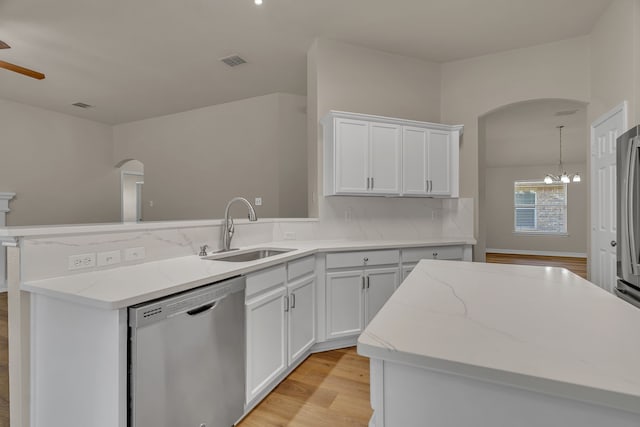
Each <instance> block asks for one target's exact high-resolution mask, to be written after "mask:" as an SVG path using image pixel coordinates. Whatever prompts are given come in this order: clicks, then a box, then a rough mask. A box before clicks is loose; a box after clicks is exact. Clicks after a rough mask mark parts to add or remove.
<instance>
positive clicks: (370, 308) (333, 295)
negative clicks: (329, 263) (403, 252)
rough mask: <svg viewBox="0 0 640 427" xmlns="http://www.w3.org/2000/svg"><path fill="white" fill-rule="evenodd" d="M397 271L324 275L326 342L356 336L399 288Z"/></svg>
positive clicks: (380, 270) (356, 271) (344, 272)
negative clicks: (325, 279) (325, 277)
mask: <svg viewBox="0 0 640 427" xmlns="http://www.w3.org/2000/svg"><path fill="white" fill-rule="evenodd" d="M398 279H399V270H398V268H397V267H389V268H375V269H365V270H363V269H358V270H351V271H340V272H331V273H327V281H326V297H327V301H326V319H327V338H328V339H333V338H340V337H345V336H350V335H357V334H359V333H360V332H362V330H363V329H364V328H365V326H366V325H367V324H368V323H369V322H370V321H371V319H373V317H374V316H375V315H376V313H378V311H379V310H380V308H382V306H383V305H384V303H385V302H386V301H387V300H388V299H389V297H391V294H393V292H394V291H395V289H396V288H397V287H398V283H399V280H398Z"/></svg>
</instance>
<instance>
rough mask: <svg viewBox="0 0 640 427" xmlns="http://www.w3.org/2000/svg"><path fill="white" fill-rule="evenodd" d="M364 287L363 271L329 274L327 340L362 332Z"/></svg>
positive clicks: (327, 284)
mask: <svg viewBox="0 0 640 427" xmlns="http://www.w3.org/2000/svg"><path fill="white" fill-rule="evenodd" d="M363 285H364V275H363V273H362V271H361V270H357V271H345V272H340V273H327V283H326V286H327V290H326V292H327V306H326V312H327V338H338V337H344V336H349V335H357V334H359V333H360V332H361V331H362V329H363V320H364V305H363V301H362V300H363V295H362V293H363V292H364V286H363Z"/></svg>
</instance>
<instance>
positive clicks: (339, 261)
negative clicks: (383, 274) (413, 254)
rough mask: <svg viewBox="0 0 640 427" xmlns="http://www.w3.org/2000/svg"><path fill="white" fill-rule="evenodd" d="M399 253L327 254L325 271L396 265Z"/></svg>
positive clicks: (396, 251)
mask: <svg viewBox="0 0 640 427" xmlns="http://www.w3.org/2000/svg"><path fill="white" fill-rule="evenodd" d="M399 262H400V251H398V250H384V251H358V252H337V253H331V254H327V269H330V268H347V267H369V266H373V265H389V264H398V263H399Z"/></svg>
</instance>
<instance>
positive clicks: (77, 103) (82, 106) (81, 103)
mask: <svg viewBox="0 0 640 427" xmlns="http://www.w3.org/2000/svg"><path fill="white" fill-rule="evenodd" d="M71 105H73V106H74V107H80V108H93V105H89V104H85V103H84V102H76V103H74V104H71Z"/></svg>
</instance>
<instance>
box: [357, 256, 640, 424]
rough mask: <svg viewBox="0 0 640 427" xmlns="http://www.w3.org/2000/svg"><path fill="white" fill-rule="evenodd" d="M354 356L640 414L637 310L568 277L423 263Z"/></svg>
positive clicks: (560, 272) (552, 271)
mask: <svg viewBox="0 0 640 427" xmlns="http://www.w3.org/2000/svg"><path fill="white" fill-rule="evenodd" d="M358 352H359V353H360V354H362V355H364V356H368V357H371V358H374V359H380V360H384V361H388V362H394V363H401V364H406V365H412V366H416V367H419V368H424V369H431V370H437V371H440V372H446V373H451V374H454V375H461V376H465V377H470V378H475V379H479V380H484V381H488V382H492V383H498V384H504V385H509V386H513V387H518V388H522V389H526V390H531V391H536V392H540V393H544V394H549V395H554V396H561V397H567V398H570V399H575V400H579V401H584V402H589V403H594V404H600V405H604V406H609V407H613V408H617V409H622V410H626V411H630V412H634V413H640V369H637V368H638V363H639V362H640V310H639V309H638V308H636V307H633V306H631V305H630V304H628V303H626V302H625V301H622V300H621V299H619V298H618V297H616V296H615V295H612V294H610V293H608V292H606V291H604V290H603V289H601V288H599V287H597V286H596V285H594V284H592V283H590V282H588V281H586V280H584V279H582V278H580V277H578V276H577V275H575V274H573V273H571V272H569V271H568V270H566V269H562V268H553V267H530V266H515V265H498V264H484V263H471V262H455V263H454V262H450V261H437V260H423V261H420V263H419V264H418V265H417V266H416V268H415V269H414V270H413V272H412V273H411V274H410V275H409V276H408V277H407V279H406V280H405V281H404V282H403V283H402V285H401V286H400V287H399V289H398V290H397V291H396V292H395V293H394V294H393V295H392V297H391V298H390V299H389V301H388V302H387V303H386V305H385V306H384V307H383V308H382V309H381V310H380V312H378V314H377V315H376V317H375V318H374V319H373V320H372V321H371V323H370V324H369V325H368V327H367V328H366V329H365V331H364V332H363V333H362V334H361V336H360V338H359V339H358Z"/></svg>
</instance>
